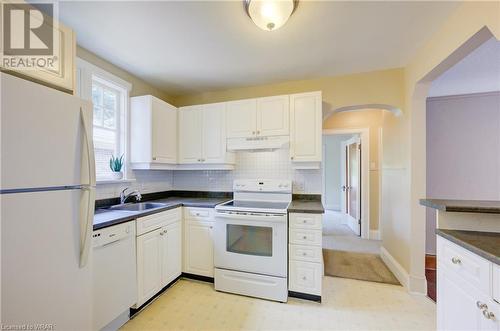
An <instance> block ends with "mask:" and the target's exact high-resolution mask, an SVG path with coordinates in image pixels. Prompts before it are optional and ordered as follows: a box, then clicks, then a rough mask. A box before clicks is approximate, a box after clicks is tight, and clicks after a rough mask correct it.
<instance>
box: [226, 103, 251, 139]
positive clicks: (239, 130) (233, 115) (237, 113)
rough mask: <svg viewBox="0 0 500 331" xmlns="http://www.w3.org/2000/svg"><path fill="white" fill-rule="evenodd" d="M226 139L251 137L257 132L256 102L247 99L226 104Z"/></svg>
mask: <svg viewBox="0 0 500 331" xmlns="http://www.w3.org/2000/svg"><path fill="white" fill-rule="evenodd" d="M226 107H227V109H226V121H227V131H226V132H227V137H228V138H238V137H253V136H255V135H256V131H257V128H256V127H257V100H256V99H247V100H238V101H231V102H228V103H227V106H226Z"/></svg>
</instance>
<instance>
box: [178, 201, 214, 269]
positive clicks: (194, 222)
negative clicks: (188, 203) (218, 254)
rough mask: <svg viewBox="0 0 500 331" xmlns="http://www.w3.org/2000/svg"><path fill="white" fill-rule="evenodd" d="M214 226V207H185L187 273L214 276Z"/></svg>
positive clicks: (185, 261) (185, 262)
mask: <svg viewBox="0 0 500 331" xmlns="http://www.w3.org/2000/svg"><path fill="white" fill-rule="evenodd" d="M213 228H214V214H213V209H211V208H184V267H183V271H184V272H185V273H189V274H193V275H198V276H205V277H213V276H214V243H213Z"/></svg>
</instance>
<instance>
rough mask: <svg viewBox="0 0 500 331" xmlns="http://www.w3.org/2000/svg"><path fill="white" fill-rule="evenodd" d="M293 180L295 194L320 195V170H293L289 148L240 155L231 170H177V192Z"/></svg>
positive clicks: (230, 189) (225, 188)
mask: <svg viewBox="0 0 500 331" xmlns="http://www.w3.org/2000/svg"><path fill="white" fill-rule="evenodd" d="M246 178H249V179H252V178H262V179H291V180H293V184H294V189H293V191H294V193H314V194H321V189H322V187H321V186H322V184H321V170H294V169H292V166H291V163H290V156H289V150H288V149H279V150H275V151H260V152H237V153H236V167H235V170H232V171H221V170H206V171H175V172H174V175H173V185H174V188H175V189H176V190H190V191H194V190H200V191H232V185H233V180H235V179H246Z"/></svg>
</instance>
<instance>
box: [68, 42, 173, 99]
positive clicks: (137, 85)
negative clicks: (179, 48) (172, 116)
mask: <svg viewBox="0 0 500 331" xmlns="http://www.w3.org/2000/svg"><path fill="white" fill-rule="evenodd" d="M76 56H77V57H79V58H81V59H82V60H85V61H87V62H90V63H92V64H94V65H96V66H97V67H99V68H102V69H104V70H106V71H108V72H110V73H112V74H113V75H115V76H118V77H120V78H121V79H123V80H125V81H127V82H129V83H131V84H132V91H130V96H132V97H134V96H137V95H145V94H151V95H154V96H155V97H157V98H160V99H162V100H164V101H166V102H168V103H172V102H173V101H174V98H173V97H172V96H171V95H169V94H168V93H165V92H164V91H161V90H160V89H157V88H155V87H153V86H151V85H149V84H148V83H146V82H145V81H143V80H142V79H140V78H138V77H136V76H134V75H132V74H130V73H128V72H127V71H125V70H123V69H121V68H118V67H117V66H115V65H114V64H111V63H110V62H108V61H106V60H104V59H102V58H100V57H98V56H97V55H95V54H94V53H91V52H89V51H88V50H86V49H85V48H82V47H80V46H78V47H77V49H76Z"/></svg>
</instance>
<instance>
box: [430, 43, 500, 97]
mask: <svg viewBox="0 0 500 331" xmlns="http://www.w3.org/2000/svg"><path fill="white" fill-rule="evenodd" d="M491 91H500V41H497V40H496V39H495V38H491V39H490V40H488V41H487V42H485V43H484V44H482V45H481V46H479V47H478V48H477V49H475V50H474V51H473V52H472V53H470V54H469V55H467V56H466V57H465V58H463V59H462V60H461V61H460V62H458V63H457V64H455V65H454V66H453V67H451V68H450V69H448V70H447V71H446V72H445V73H443V74H442V75H441V76H439V77H438V78H437V79H435V80H434V81H433V82H432V84H431V87H430V90H429V96H430V97H437V96H445V95H459V94H470V93H481V92H491Z"/></svg>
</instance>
